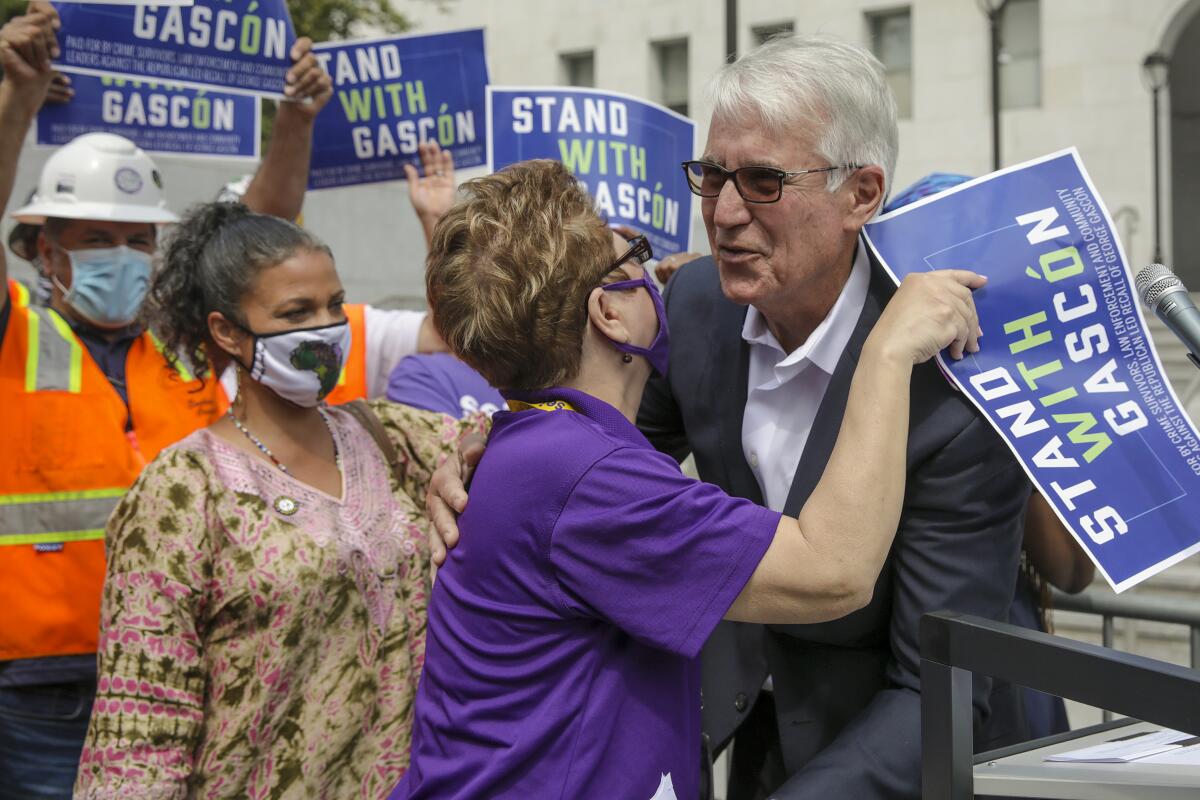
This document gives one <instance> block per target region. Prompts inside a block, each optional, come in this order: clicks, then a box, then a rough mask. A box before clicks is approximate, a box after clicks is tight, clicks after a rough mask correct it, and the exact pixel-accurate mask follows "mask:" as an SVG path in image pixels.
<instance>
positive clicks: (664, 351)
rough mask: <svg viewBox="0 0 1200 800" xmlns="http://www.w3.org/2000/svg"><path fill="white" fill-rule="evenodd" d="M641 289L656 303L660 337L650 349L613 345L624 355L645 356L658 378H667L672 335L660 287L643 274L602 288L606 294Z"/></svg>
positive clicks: (630, 345) (633, 345)
mask: <svg viewBox="0 0 1200 800" xmlns="http://www.w3.org/2000/svg"><path fill="white" fill-rule="evenodd" d="M639 287H645V289H646V291H647V292H649V293H650V299H651V300H652V301H653V302H654V314H655V316H657V317H658V335H657V336H655V337H654V341H653V342H651V343H650V346H649V347H638V346H637V345H635V344H627V343H625V342H613V343H612V345H613V347H615V348H617V349H618V350H620V351H621V352H623V353H631V354H633V355H635V356H643V357H644V358H645V359H646V360H647V361H649V362H650V366H651V367H653V368H654V371H655V372H657V373H658V377H660V378H665V377H667V362H668V361H669V357H670V354H671V335H670V333H669V332H668V331H667V309H666V307H665V306H664V305H663V299H662V294H661V293H660V292H659V291H658V286H656V285H655V284H654V281H653V280H651V279H650V276H649V275H648V274H643V275H642V277H640V278H637V279H635V280H630V281H617V282H616V283H606V284H605V285H603V286H601V287H600V288H601V289H603V290H604V291H606V292H615V291H619V290H621V289H637V288H639Z"/></svg>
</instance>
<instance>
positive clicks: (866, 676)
mask: <svg viewBox="0 0 1200 800" xmlns="http://www.w3.org/2000/svg"><path fill="white" fill-rule="evenodd" d="M860 246H862V245H860ZM871 270H872V274H871V283H870V289H869V291H868V295H867V299H866V303H865V306H864V308H863V311H862V314H861V316H860V318H859V320H858V324H857V326H856V327H855V330H854V334H853V336H852V337H851V339H850V343H849V345H848V346H847V347H846V350H845V351H844V352H843V353H842V357H841V359H840V360H839V362H838V366H837V369H836V370H835V372H834V375H833V377H832V380H831V382H830V384H829V388H828V390H827V392H826V394H825V398H824V401H823V402H822V404H821V407H820V409H819V410H818V413H817V417H816V420H815V421H814V423H813V426H812V432H811V433H810V435H809V438H808V442H807V445H806V446H805V449H804V453H803V455H802V456H801V459H800V465H799V467H798V469H797V470H796V475H795V478H794V480H793V483H792V488H791V492H790V494H789V496H788V499H787V504H786V506H785V508H784V511H785V512H786V513H788V514H791V515H795V514H797V513H798V512H799V510H800V508H801V507H802V506H803V505H804V502H805V501H806V499H807V498H808V496H809V494H810V493H811V492H812V490H813V488H814V487H815V486H816V484H817V482H818V481H819V480H820V477H821V474H822V472H823V471H824V469H825V465H826V463H827V461H828V459H829V455H830V453H831V452H832V450H833V446H834V443H835V441H836V439H837V434H838V429H839V428H840V426H841V422H842V413H843V410H844V408H845V404H846V397H847V395H848V394H849V390H850V379H851V377H852V375H853V372H854V368H855V366H856V364H857V363H858V356H859V353H860V352H861V350H862V346H863V342H864V341H865V339H866V337H867V334H868V333H869V332H870V330H871V328H872V326H873V325H874V324H875V322H876V320H878V318H879V314H880V312H881V310H882V308H883V306H884V305H885V304H886V303H887V300H888V298H890V297H891V295H892V293H893V292H894V291H895V286H894V284H893V283H892V281H891V279H890V278H889V277H888V276H887V275H886V274H885V273H884V272H883V270H882V269H881V268H880V267H879V265H878V264H877V263H876V262H875V261H874V259H872V262H871ZM667 315H668V319H669V322H670V329H671V361H670V370H669V374H668V379H667V380H665V381H664V380H661V379H654V380H652V381H651V382H650V384H649V385H648V386H647V389H646V394H645V397H644V400H643V402H642V407H641V410H640V413H639V417H638V426H639V427H640V428H641V429H642V431H643V432H644V433H646V435H647V436H648V437H649V438H650V440H651V441H652V442H653V443H654V445H655V446H656V447H658V448H659V449H660V450H663V451H664V452H668V453H671V454H672V455H674V456H676V457H677V458H680V459H682V458H683V457H685V456H686V454H687V453H688V452H689V451H690V452H692V453H693V454H694V455H695V458H696V467H697V469H698V470H699V473H700V477H701V478H702V479H703V480H705V481H708V482H711V483H715V484H717V485H718V486H721V487H722V488H724V489H725V490H726V491H727V492H729V493H730V494H732V495H737V496H739V497H745V498H748V499H751V500H754V501H756V502H758V503H762V502H763V499H762V492H761V491H760V489H759V485H758V482H757V480H756V479H755V477H754V474H753V473H752V472H751V470H750V467H749V466H748V465H747V463H746V459H745V455H744V454H743V450H742V416H743V412H744V410H745V406H746V391H747V386H746V382H747V375H748V366H749V352H748V346H747V345H746V344H745V342H743V341H742V336H741V332H742V324H743V321H744V319H745V315H746V308H745V307H744V306H737V305H735V304H733V303H732V302H730V301H729V300H728V299H726V298H725V296H724V295H723V294H722V293H721V287H720V283H719V280H718V275H717V269H716V265H715V264H714V263H713V261H712V259H711V258H706V259H703V260H701V261H697V262H695V263H693V264H689V265H688V266H686V267H684V268H683V269H681V270H679V271H678V272H677V273H676V274H675V276H674V277H673V278H672V280H671V285H670V287H669V291H668V293H667ZM984 346H986V342H985V343H984ZM911 391H912V399H911V411H910V424H909V441H908V460H907V463H908V485H907V487H906V490H905V498H904V509H903V515H902V517H901V521H900V527H899V530H898V532H897V534H896V541H895V544H894V545H893V546H892V550H891V553H890V554H889V556H888V560H887V563H886V564H885V565H884V567H883V570H882V573H881V575H880V578H879V581H878V583H877V584H876V586H875V594H874V598H873V600H872V601H871V603H870V605H868V606H867V607H866V608H864V609H862V610H860V611H857V612H855V613H853V614H850V615H849V616H846V617H843V618H842V619H839V620H835V621H833V622H827V623H822V624H817V625H790V626H778V625H776V626H763V625H752V624H746V623H733V622H724V623H721V625H720V626H719V627H718V628H717V630H716V632H715V633H714V634H713V636H712V637H711V638H710V640H709V642H708V644H707V646H706V647H705V650H704V653H703V668H704V728H705V733H706V734H707V736H708V739H709V741H711V742H712V744H713V746H714V747H715V748H717V749H719V748H721V747H723V746H724V745H725V744H726V743H727V742H728V741H729V740H730V739H731V737H732V736H733V734H734V732H735V731H736V729H737V726H738V725H739V724H740V722H741V721H742V719H744V717H745V715H746V713H747V712H748V711H749V710H750V708H751V707H752V706H753V704H754V702H755V699H756V697H757V695H758V693H759V691H760V688H761V687H762V684H763V681H764V679H765V678H766V676H767V675H768V674H769V675H771V676H772V680H773V683H774V694H775V704H776V711H777V715H778V718H779V728H780V730H779V734H780V737H781V745H782V750H783V754H784V761H785V766H786V768H787V771H788V774H789V775H790V776H791V777H790V778H789V780H788V782H787V783H786V784H785V786H784V787H782V788H780V789H779V791H777V792H775V793H774V794H773V795H772V797H777V798H781V800H782V799H783V798H787V799H788V800H793V799H798V798H822V799H824V798H830V797H853V798H855V799H856V800H864V799H865V798H910V797H911V798H918V797H920V763H921V758H920V695H919V692H920V680H919V664H920V656H919V652H918V651H919V644H918V632H917V628H918V620H919V619H920V617H921V615H922V614H924V613H925V612H928V611H936V610H941V609H953V610H956V611H963V612H967V613H971V614H978V615H980V616H983V617H989V618H992V619H998V620H1005V619H1007V613H1008V608H1009V605H1010V603H1011V602H1012V598H1013V588H1014V584H1015V575H1016V571H1017V561H1018V555H1019V552H1020V545H1021V536H1022V528H1023V520H1024V510H1025V504H1026V501H1027V499H1028V495H1029V483H1028V481H1027V480H1026V478H1025V476H1024V473H1023V472H1022V471H1021V469H1020V467H1019V466H1018V465H1017V463H1016V461H1015V460H1014V459H1013V457H1012V456H1011V455H1010V454H1009V451H1008V449H1007V448H1006V447H1005V445H1004V443H1003V442H1002V441H1001V439H1000V438H999V437H998V436H997V435H996V434H995V433H994V432H993V431H992V429H991V428H990V427H989V425H988V423H987V421H986V420H984V419H983V418H982V417H981V416H980V415H979V414H978V413H977V412H976V411H975V409H974V408H973V407H972V406H971V404H970V402H969V401H968V400H967V399H966V398H964V397H963V396H962V395H961V394H960V393H959V392H958V391H957V390H956V389H955V388H954V387H953V386H952V385H951V384H950V383H949V381H947V380H946V378H945V377H943V376H942V374H941V373H940V371H939V369H938V367H937V365H936V364H934V363H933V362H932V361H931V362H929V363H926V364H923V365H921V366H919V367H917V368H916V369H915V370H914V372H913V379H912V390H911ZM863 458H870V454H869V453H864V454H863ZM862 491H863V492H864V493H868V492H870V491H871V487H870V486H863V487H862ZM990 690H991V686H990V683H989V682H988V681H987V680H986V679H979V680H977V682H976V684H975V710H976V721H977V723H978V724H977V738H978V739H979V740H980V741H983V742H987V743H989V744H990V743H994V742H998V741H1004V740H1005V738H1006V736H1005V733H1006V732H1004V731H990V730H988V729H987V723H988V720H989V713H988V712H989V693H990ZM998 696H999V697H1000V698H1001V699H1003V700H1004V701H1005V702H1008V701H1009V700H1011V698H1012V696H1013V695H1012V693H1011V691H1005V692H1004V693H1003V694H998ZM1008 718H1011V715H1009V716H1008Z"/></svg>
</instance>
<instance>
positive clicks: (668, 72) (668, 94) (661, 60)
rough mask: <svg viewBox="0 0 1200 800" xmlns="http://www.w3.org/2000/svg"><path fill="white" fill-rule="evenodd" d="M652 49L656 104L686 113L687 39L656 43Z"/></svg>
mask: <svg viewBox="0 0 1200 800" xmlns="http://www.w3.org/2000/svg"><path fill="white" fill-rule="evenodd" d="M653 47H654V72H655V74H654V80H655V82H656V84H657V86H656V87H655V88H656V89H657V91H656V93H655V94H656V95H657V97H658V102H659V103H661V104H662V105H664V106H666V107H667V108H669V109H671V110H672V111H677V112H679V113H680V114H683V115H685V116H686V115H687V113H688V43H687V39H678V40H675V41H671V42H657V43H655V44H654V45H653Z"/></svg>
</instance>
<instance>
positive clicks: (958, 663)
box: [921, 611, 1200, 800]
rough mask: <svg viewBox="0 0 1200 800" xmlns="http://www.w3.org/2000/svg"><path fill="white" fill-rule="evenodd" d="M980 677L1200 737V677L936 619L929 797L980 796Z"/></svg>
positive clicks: (928, 725)
mask: <svg viewBox="0 0 1200 800" xmlns="http://www.w3.org/2000/svg"><path fill="white" fill-rule="evenodd" d="M972 673H979V674H981V675H989V676H991V677H993V678H999V679H1001V680H1005V681H1008V682H1010V683H1014V684H1017V685H1018V686H1027V687H1029V688H1031V689H1037V690H1038V691H1042V692H1048V693H1049V694H1053V695H1057V696H1059V697H1064V698H1067V699H1070V700H1077V701H1079V702H1081V703H1086V704H1088V705H1092V706H1098V707H1100V708H1110V709H1112V710H1113V711H1116V712H1118V713H1120V714H1124V715H1127V716H1130V717H1136V718H1137V719H1141V720H1145V721H1147V722H1152V723H1154V724H1156V725H1162V726H1164V727H1167V728H1174V729H1176V730H1180V731H1184V732H1186V733H1191V734H1196V735H1200V672H1197V671H1196V670H1192V669H1188V668H1187V667H1180V666H1177V665H1175V664H1167V663H1165V662H1162V661H1155V660H1154V659H1151V658H1146V657H1144V656H1137V655H1133V654H1131V653H1122V652H1120V651H1119V650H1112V649H1109V648H1105V647H1100V646H1098V645H1094V644H1088V643H1086V642H1077V641H1074V640H1072V639H1065V638H1063V637H1061V636H1052V635H1050V634H1048V633H1042V632H1040V631H1031V630H1028V629H1026V628H1019V627H1016V626H1014V625H1008V624H1005V623H1002V622H994V621H992V620H988V619H982V618H980V617H972V616H969V615H967V614H959V613H956V612H951V611H939V612H936V613H933V614H926V615H925V616H923V617H922V618H921V782H922V797H923V798H924V799H925V800H970V798H973V797H974V783H975V776H974V763H975V753H974V730H973V727H974V726H973V719H974V714H973V705H972ZM981 757H983V756H981Z"/></svg>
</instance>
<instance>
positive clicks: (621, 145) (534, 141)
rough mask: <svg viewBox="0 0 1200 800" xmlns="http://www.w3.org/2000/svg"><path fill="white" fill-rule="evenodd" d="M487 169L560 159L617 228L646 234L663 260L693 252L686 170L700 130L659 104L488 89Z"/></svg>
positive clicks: (595, 93)
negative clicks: (683, 168) (630, 228)
mask: <svg viewBox="0 0 1200 800" xmlns="http://www.w3.org/2000/svg"><path fill="white" fill-rule="evenodd" d="M487 139H488V165H489V166H490V167H491V169H492V170H497V169H501V168H503V167H506V166H508V165H509V164H515V163H516V162H518V161H525V160H527V159H530V158H552V159H557V160H559V161H562V162H563V163H564V164H566V165H567V168H568V169H570V170H571V172H572V173H573V174H574V175H575V176H576V177H578V178H579V180H580V181H582V182H583V183H584V184H585V185H586V186H587V189H588V191H589V192H590V193H591V195H592V199H593V200H594V201H595V203H596V208H597V210H599V211H600V213H601V214H604V215H605V216H606V217H607V218H608V220H609V222H611V223H624V224H626V225H629V226H630V227H633V228H636V229H637V230H639V231H641V232H642V233H644V234H645V235H646V238H648V239H649V240H650V243H651V244H652V245H653V246H654V254H655V255H656V256H658V257H660V258H661V257H662V256H666V255H670V254H672V253H679V252H682V251H684V250H688V249H689V245H690V241H691V227H692V214H691V208H692V194H691V191H690V190H689V189H688V185H687V179H686V178H685V177H684V174H683V170H682V169H680V166H679V165H680V164H681V163H682V162H684V161H687V160H688V159H690V158H692V157H693V154H694V153H695V149H696V141H695V140H696V125H695V123H694V122H692V121H691V120H690V119H688V118H687V117H684V116H681V115H679V114H676V113H675V112H674V111H671V110H670V109H667V108H663V107H662V106H659V105H655V104H654V103H649V102H646V101H645V100H639V99H637V98H636V97H630V96H629V95H625V94H618V93H616V92H603V91H599V90H595V89H559V88H538V87H506V88H499V87H488V137H487Z"/></svg>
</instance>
